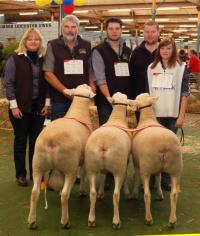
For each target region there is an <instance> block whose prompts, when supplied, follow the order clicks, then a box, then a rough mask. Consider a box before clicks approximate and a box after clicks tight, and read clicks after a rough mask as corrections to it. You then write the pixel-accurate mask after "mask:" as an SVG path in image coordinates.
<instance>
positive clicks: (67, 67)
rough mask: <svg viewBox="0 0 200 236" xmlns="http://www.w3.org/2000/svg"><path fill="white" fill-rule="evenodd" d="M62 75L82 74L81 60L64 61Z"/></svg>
mask: <svg viewBox="0 0 200 236" xmlns="http://www.w3.org/2000/svg"><path fill="white" fill-rule="evenodd" d="M64 74H65V75H72V74H79V75H80V74H81V75H82V74H83V60H65V61H64Z"/></svg>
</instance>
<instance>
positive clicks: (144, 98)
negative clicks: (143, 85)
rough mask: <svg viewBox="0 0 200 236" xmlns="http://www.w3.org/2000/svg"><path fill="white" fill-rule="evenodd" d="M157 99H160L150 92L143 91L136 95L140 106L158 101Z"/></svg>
mask: <svg viewBox="0 0 200 236" xmlns="http://www.w3.org/2000/svg"><path fill="white" fill-rule="evenodd" d="M157 100H158V97H153V96H151V95H150V94H148V93H142V94H140V95H138V96H137V97H136V102H137V106H138V108H140V107H144V106H149V105H152V104H154V103H156V102H157Z"/></svg>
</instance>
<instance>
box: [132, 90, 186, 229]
mask: <svg viewBox="0 0 200 236" xmlns="http://www.w3.org/2000/svg"><path fill="white" fill-rule="evenodd" d="M156 101H157V98H155V97H151V96H150V95H149V94H147V93H144V94H140V95H139V96H137V97H136V102H137V105H138V107H139V109H140V120H139V123H138V126H137V128H138V129H141V130H140V131H138V132H136V133H135V135H134V136H133V142H132V154H133V162H134V166H135V171H136V181H135V182H136V185H135V186H134V189H133V195H134V197H136V198H137V197H138V189H139V185H138V183H139V182H138V173H140V177H141V179H142V182H143V187H144V201H145V220H146V223H147V224H149V225H151V224H152V223H153V218H152V215H151V210H150V203H151V193H150V190H149V179H150V176H151V175H152V174H155V175H156V184H157V194H158V198H159V199H160V200H161V199H163V193H162V190H161V184H160V178H161V177H160V172H163V171H164V172H167V173H169V174H170V176H171V193H170V205H171V210H170V216H169V224H168V225H169V227H174V226H175V223H176V204H177V198H178V190H179V184H180V176H181V172H182V168H183V163H182V152H181V145H180V142H179V140H178V138H177V136H176V135H175V134H174V133H173V132H172V131H170V130H169V129H166V128H164V127H161V126H160V125H159V123H158V122H157V120H156V117H155V114H154V111H153V108H152V104H154V103H155V102H156ZM144 127H146V128H144ZM143 128H144V129H143Z"/></svg>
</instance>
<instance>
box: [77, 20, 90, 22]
mask: <svg viewBox="0 0 200 236" xmlns="http://www.w3.org/2000/svg"><path fill="white" fill-rule="evenodd" d="M79 22H80V23H90V21H89V20H79Z"/></svg>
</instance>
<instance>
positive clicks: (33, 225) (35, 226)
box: [29, 222, 38, 230]
mask: <svg viewBox="0 0 200 236" xmlns="http://www.w3.org/2000/svg"><path fill="white" fill-rule="evenodd" d="M37 228H38V226H37V224H36V222H33V223H31V224H29V229H33V230H34V229H37Z"/></svg>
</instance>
